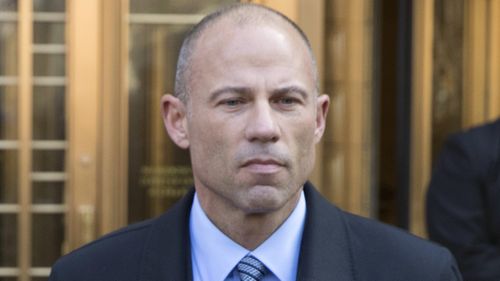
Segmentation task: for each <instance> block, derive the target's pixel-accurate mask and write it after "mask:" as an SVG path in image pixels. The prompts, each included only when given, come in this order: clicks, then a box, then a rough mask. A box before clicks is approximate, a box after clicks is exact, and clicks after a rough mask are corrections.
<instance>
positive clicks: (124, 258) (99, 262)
mask: <svg viewBox="0 0 500 281" xmlns="http://www.w3.org/2000/svg"><path fill="white" fill-rule="evenodd" d="M153 222H154V219H151V220H147V221H143V222H140V223H136V224H132V225H130V226H127V227H124V228H122V229H119V230H117V231H114V232H112V233H109V234H107V235H105V236H103V237H101V238H99V239H97V240H95V241H93V242H90V243H88V244H86V245H83V246H82V247H80V248H78V249H76V250H74V251H72V252H70V253H68V254H67V255H65V256H63V257H61V258H60V259H59V260H58V261H57V262H56V263H55V264H54V266H53V268H52V271H53V274H54V273H55V272H57V274H60V275H62V276H64V275H65V274H67V273H72V274H74V273H76V272H78V275H80V276H85V277H84V278H91V277H92V276H108V275H107V274H115V273H116V272H119V271H123V272H128V274H129V275H135V274H139V263H140V259H141V257H142V255H143V249H144V243H145V241H146V240H147V236H148V233H149V232H150V229H151V227H152V224H153ZM109 276H111V275H109ZM52 278H53V279H51V280H59V279H57V278H56V276H52ZM98 280H100V279H98ZM124 280H125V279H124Z"/></svg>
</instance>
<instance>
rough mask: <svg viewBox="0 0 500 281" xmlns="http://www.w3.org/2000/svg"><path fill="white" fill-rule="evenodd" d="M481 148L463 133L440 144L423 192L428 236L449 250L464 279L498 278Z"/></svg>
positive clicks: (498, 253) (499, 252) (499, 257)
mask: <svg viewBox="0 0 500 281" xmlns="http://www.w3.org/2000/svg"><path fill="white" fill-rule="evenodd" d="M481 150H483V152H484V150H485V148H484V145H481V144H480V143H477V141H470V139H469V140H467V141H465V140H464V139H463V136H458V137H454V138H451V139H449V140H448V142H447V143H446V144H445V146H444V149H443V151H442V153H441V155H440V158H439V159H438V162H437V165H436V167H435V170H434V173H433V175H432V179H431V182H430V185H429V190H428V193H427V228H428V231H429V237H430V239H431V240H434V241H436V242H438V243H440V244H442V245H444V246H446V247H447V248H449V249H450V250H451V252H452V253H453V255H454V256H455V258H456V259H457V262H458V265H459V268H460V271H461V272H462V275H463V278H464V280H474V281H486V280H500V248H499V246H498V245H497V243H496V242H495V241H494V239H493V238H492V237H491V233H490V232H489V227H488V223H489V221H488V214H487V212H486V206H485V205H486V202H485V201H486V200H485V194H486V193H485V186H484V185H485V183H484V177H485V175H484V171H486V170H488V167H487V165H488V164H487V163H485V162H486V161H488V160H487V159H488V157H487V156H485V153H482V152H481ZM487 152H488V151H486V153H487ZM490 154H491V151H490Z"/></svg>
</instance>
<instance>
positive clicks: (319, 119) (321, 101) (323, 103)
mask: <svg viewBox="0 0 500 281" xmlns="http://www.w3.org/2000/svg"><path fill="white" fill-rule="evenodd" d="M316 102H317V104H316V130H315V131H314V139H315V141H316V143H318V142H319V141H320V140H321V137H322V136H323V133H324V132H325V127H326V116H327V114H328V107H329V105H330V97H329V96H327V95H321V96H319V97H318V98H317V99H316Z"/></svg>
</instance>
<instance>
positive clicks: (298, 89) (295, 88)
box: [273, 86, 309, 99]
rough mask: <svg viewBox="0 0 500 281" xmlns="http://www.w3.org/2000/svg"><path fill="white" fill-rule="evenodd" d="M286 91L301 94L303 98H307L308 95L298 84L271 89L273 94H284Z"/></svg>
mask: <svg viewBox="0 0 500 281" xmlns="http://www.w3.org/2000/svg"><path fill="white" fill-rule="evenodd" d="M287 93H298V94H300V95H301V96H302V98H303V99H307V97H308V96H309V95H308V94H307V91H306V90H305V89H303V88H301V87H299V86H286V87H282V88H279V89H276V90H274V91H273V94H275V95H284V94H287Z"/></svg>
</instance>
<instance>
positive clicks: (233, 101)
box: [223, 100, 242, 106]
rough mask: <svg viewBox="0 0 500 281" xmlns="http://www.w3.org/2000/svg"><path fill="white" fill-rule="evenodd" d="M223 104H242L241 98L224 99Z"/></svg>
mask: <svg viewBox="0 0 500 281" xmlns="http://www.w3.org/2000/svg"><path fill="white" fill-rule="evenodd" d="M223 104H225V105H227V106H237V105H240V104H242V102H241V100H226V101H224V102H223Z"/></svg>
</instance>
